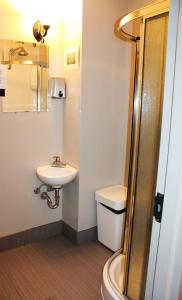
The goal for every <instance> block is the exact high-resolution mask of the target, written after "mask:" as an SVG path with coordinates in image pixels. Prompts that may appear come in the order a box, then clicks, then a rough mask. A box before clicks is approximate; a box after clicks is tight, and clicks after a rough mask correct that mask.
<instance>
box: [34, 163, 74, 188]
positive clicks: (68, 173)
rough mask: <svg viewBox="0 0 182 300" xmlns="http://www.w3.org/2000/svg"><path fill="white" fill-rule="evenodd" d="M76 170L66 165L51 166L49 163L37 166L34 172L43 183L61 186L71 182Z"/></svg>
mask: <svg viewBox="0 0 182 300" xmlns="http://www.w3.org/2000/svg"><path fill="white" fill-rule="evenodd" d="M77 173H78V170H77V169H75V168H73V167H71V166H69V165H66V166H65V167H64V168H59V167H52V166H51V165H47V166H41V167H38V168H37V170H36V174H37V176H38V178H39V179H40V180H41V181H42V182H43V183H45V184H47V185H50V186H61V185H64V184H67V183H69V182H71V181H72V180H73V179H74V178H75V177H76V175H77Z"/></svg>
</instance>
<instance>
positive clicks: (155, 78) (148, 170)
mask: <svg viewBox="0 0 182 300" xmlns="http://www.w3.org/2000/svg"><path fill="white" fill-rule="evenodd" d="M168 14H169V1H155V2H154V3H153V4H152V5H149V6H146V7H144V8H142V9H139V10H137V11H135V12H133V13H130V14H128V15H127V16H125V17H123V18H120V19H119V20H118V21H117V22H116V24H115V35H116V36H117V37H118V38H120V39H122V40H125V42H126V41H127V42H131V43H133V48H134V49H135V82H134V92H133V112H132V115H133V117H132V131H131V150H130V151H131V152H130V166H129V180H128V196H127V214H126V224H125V239H124V247H123V254H124V256H125V260H124V274H123V278H124V279H123V294H124V295H125V296H126V297H127V298H129V299H132V300H142V299H144V298H145V287H146V279H147V271H148V261H149V250H150V242H151V232H152V224H153V215H155V218H156V222H159V223H160V219H161V213H162V201H163V195H162V193H161V191H159V190H156V186H157V173H158V161H159V150H160V135H161V124H162V112H163V91H164V77H165V61H166V46H167V31H168ZM136 20H137V23H136ZM131 21H132V24H133V26H134V31H135V29H136V30H137V32H138V35H132V34H129V33H127V32H126V31H125V30H124V29H123V27H124V25H126V24H127V23H128V22H131ZM154 207H155V209H154ZM154 211H155V214H154ZM159 227H160V226H159ZM158 231H159V228H158ZM156 234H157V232H156ZM156 255H157V253H156ZM153 263H154V264H155V261H154V262H153ZM116 299H119V298H116ZM120 299H123V298H122V297H121V298H120ZM147 300H148V299H147Z"/></svg>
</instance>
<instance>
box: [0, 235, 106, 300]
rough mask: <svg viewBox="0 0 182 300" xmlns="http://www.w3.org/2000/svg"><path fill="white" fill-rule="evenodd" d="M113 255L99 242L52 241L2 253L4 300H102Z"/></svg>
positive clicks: (0, 271)
mask: <svg viewBox="0 0 182 300" xmlns="http://www.w3.org/2000/svg"><path fill="white" fill-rule="evenodd" d="M110 255H111V252H110V251H109V250H108V249H106V248H105V247H104V246H102V245H101V244H99V243H97V242H90V243H88V244H85V245H82V246H75V245H74V244H73V243H72V242H70V241H69V240H67V239H66V238H64V237H56V238H51V239H48V240H46V241H42V242H39V243H32V244H28V245H25V246H22V247H19V248H15V249H12V250H8V251H5V252H1V253H0V300H20V299H21V300H45V299H46V300H49V299H50V300H53V299H54V300H101V295H100V284H101V277H102V268H103V266H104V263H105V261H106V260H107V258H108V257H109V256H110Z"/></svg>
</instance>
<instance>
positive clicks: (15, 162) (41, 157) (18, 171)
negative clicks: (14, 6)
mask: <svg viewBox="0 0 182 300" xmlns="http://www.w3.org/2000/svg"><path fill="white" fill-rule="evenodd" d="M0 19H1V30H0V38H7V39H15V40H24V41H32V42H35V40H34V39H33V36H32V35H31V37H28V35H27V33H26V32H25V31H24V30H25V28H24V27H23V21H24V19H23V17H22V16H20V15H18V14H17V13H15V12H14V11H11V10H8V9H3V7H1V11H0ZM30 31H32V28H31V30H30ZM50 32H51V30H50ZM61 34H62V33H61V29H60V30H57V31H55V32H54V38H55V40H53V39H52V40H50V42H51V45H52V46H51V49H50V68H51V69H50V75H51V76H53V75H54V76H61V75H62V64H63V63H62V59H61V57H62V56H61V51H62V50H61V48H59V47H60V46H59V44H58V42H57V40H56V37H58V38H61ZM50 36H51V34H50ZM56 57H57V59H56ZM0 105H1V103H0ZM62 105H63V104H62V102H61V101H56V100H51V111H50V112H43V113H2V110H1V112H0V143H1V147H0V170H1V174H0V207H1V217H0V236H5V235H9V234H12V233H15V232H19V231H23V230H25V229H28V228H32V227H36V226H39V225H43V224H47V223H50V222H54V221H57V220H60V219H61V215H62V212H61V206H60V207H59V208H58V209H57V210H50V209H49V208H48V207H47V205H46V203H45V202H44V201H42V200H41V199H40V198H39V196H37V195H34V193H33V190H34V188H35V187H36V186H38V185H39V184H40V182H39V181H38V179H37V178H36V176H35V168H36V167H37V166H38V165H42V164H46V163H49V162H50V160H51V157H52V156H53V155H55V154H61V153H62V149H63V147H62Z"/></svg>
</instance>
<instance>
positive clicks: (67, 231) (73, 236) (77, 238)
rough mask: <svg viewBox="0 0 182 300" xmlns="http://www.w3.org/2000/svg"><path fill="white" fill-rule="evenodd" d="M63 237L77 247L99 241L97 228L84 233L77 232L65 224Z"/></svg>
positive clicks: (83, 231)
mask: <svg viewBox="0 0 182 300" xmlns="http://www.w3.org/2000/svg"><path fill="white" fill-rule="evenodd" d="M63 235H65V236H66V237H67V238H68V239H70V240H71V241H72V242H73V243H75V244H77V245H82V244H84V243H87V242H90V241H95V240H97V227H96V226H95V227H92V228H89V229H86V230H82V231H76V230H75V229H73V228H72V227H71V226H69V225H68V224H66V223H65V222H63Z"/></svg>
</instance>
